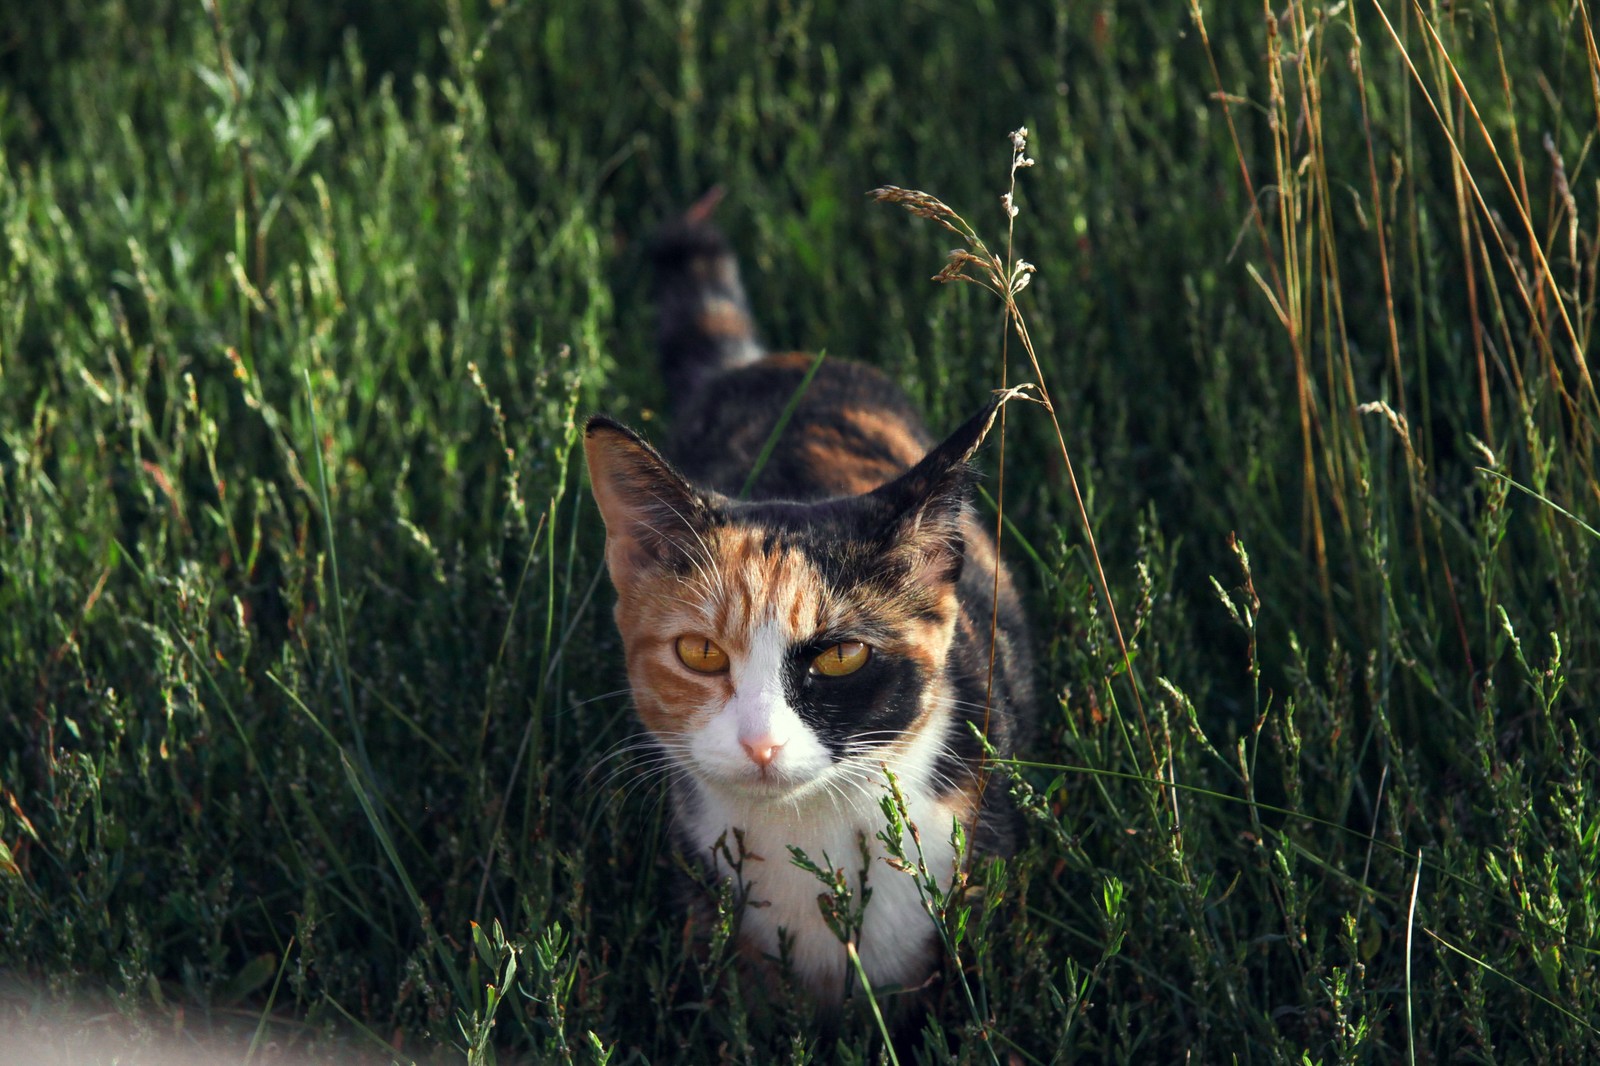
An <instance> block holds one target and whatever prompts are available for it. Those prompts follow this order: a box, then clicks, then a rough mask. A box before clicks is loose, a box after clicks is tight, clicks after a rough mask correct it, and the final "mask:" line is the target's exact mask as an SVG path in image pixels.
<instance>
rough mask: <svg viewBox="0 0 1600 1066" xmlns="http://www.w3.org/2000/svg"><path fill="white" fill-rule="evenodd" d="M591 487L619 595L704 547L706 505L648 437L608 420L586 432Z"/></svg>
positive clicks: (608, 564) (594, 423) (600, 420)
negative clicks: (701, 542)
mask: <svg viewBox="0 0 1600 1066" xmlns="http://www.w3.org/2000/svg"><path fill="white" fill-rule="evenodd" d="M583 451H584V455H585V456H586V457H587V459H588V461H589V483H590V485H591V487H592V488H593V489H594V500H595V503H597V504H598V505H599V506H600V517H601V518H602V519H604V521H605V524H606V569H608V570H609V571H610V572H611V583H612V584H613V585H615V586H617V587H618V588H619V589H620V588H623V587H624V586H625V585H627V584H629V583H631V582H632V581H633V580H634V579H636V578H638V577H639V576H641V575H642V574H643V573H644V572H646V571H648V570H651V569H655V568H657V567H660V566H663V565H668V564H670V563H671V562H672V561H673V560H674V559H676V558H679V557H681V556H683V555H685V554H687V553H689V552H691V551H692V550H693V548H694V546H695V545H696V544H697V543H699V532H698V530H699V528H700V526H701V525H703V524H704V523H705V520H706V514H705V512H706V503H705V501H704V499H702V498H701V496H700V494H699V493H697V492H695V489H694V486H692V485H690V484H689V482H688V481H687V480H686V479H685V478H684V476H683V475H682V474H680V473H678V472H677V471H676V470H674V469H673V468H672V464H670V463H668V462H667V461H666V460H665V459H663V458H662V457H661V454H660V453H659V452H657V451H656V450H655V449H654V448H652V447H650V445H649V444H647V443H645V440H644V438H643V437H641V436H639V435H638V434H637V433H635V432H634V431H633V430H631V429H629V428H628V427H627V426H624V425H623V424H622V423H620V422H613V421H612V420H611V419H609V418H606V417H604V416H602V415H595V416H594V417H593V418H591V419H589V421H588V423H587V424H586V425H585V426H584V429H583Z"/></svg>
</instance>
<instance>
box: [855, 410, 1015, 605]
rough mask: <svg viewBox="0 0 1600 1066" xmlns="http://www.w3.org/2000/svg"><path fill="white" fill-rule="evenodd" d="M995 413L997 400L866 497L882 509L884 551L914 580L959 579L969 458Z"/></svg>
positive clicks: (972, 475)
mask: <svg viewBox="0 0 1600 1066" xmlns="http://www.w3.org/2000/svg"><path fill="white" fill-rule="evenodd" d="M999 410H1000V402H999V401H993V402H991V403H989V404H988V405H987V406H986V407H984V409H983V410H982V411H979V412H978V413H977V414H976V415H974V416H973V417H972V418H970V419H968V420H967V422H966V424H964V425H963V426H962V427H961V428H960V429H958V430H956V431H955V432H954V433H952V434H950V436H948V437H946V438H945V439H944V440H943V441H942V442H941V443H939V444H938V445H936V446H935V447H934V449H933V450H932V451H930V452H929V453H928V454H927V455H925V456H923V457H922V461H921V462H919V463H917V465H916V466H913V467H912V468H911V469H910V470H907V471H906V472H905V473H904V474H902V475H900V476H899V477H897V478H895V479H894V480H893V481H891V482H889V483H888V484H886V485H882V486H880V487H879V488H876V489H874V490H873V491H872V492H871V493H869V494H868V495H869V497H870V498H873V499H875V500H876V501H878V502H879V503H880V505H883V504H886V505H887V506H888V509H889V512H890V514H891V515H892V516H893V517H892V518H891V519H890V521H889V523H888V528H887V529H886V531H885V532H886V533H887V536H888V541H889V544H888V550H889V552H890V553H891V554H892V555H895V556H899V557H900V558H901V559H903V560H904V562H905V564H906V566H907V568H908V570H909V572H910V576H911V578H912V579H913V580H915V581H919V582H922V583H924V584H930V585H936V584H954V583H955V582H956V580H957V579H958V578H960V576H961V563H962V560H963V558H964V557H965V555H966V543H965V539H964V538H963V537H962V533H961V518H962V516H963V515H964V514H966V511H967V508H968V506H969V498H970V497H971V495H972V486H973V483H974V482H976V481H977V480H978V475H977V471H975V470H974V469H973V468H972V465H971V459H972V456H973V453H974V452H976V451H977V450H978V445H980V444H982V443H983V438H984V435H985V434H987V433H988V432H989V427H990V426H991V425H992V424H993V423H994V418H995V413H996V412H998V411H999Z"/></svg>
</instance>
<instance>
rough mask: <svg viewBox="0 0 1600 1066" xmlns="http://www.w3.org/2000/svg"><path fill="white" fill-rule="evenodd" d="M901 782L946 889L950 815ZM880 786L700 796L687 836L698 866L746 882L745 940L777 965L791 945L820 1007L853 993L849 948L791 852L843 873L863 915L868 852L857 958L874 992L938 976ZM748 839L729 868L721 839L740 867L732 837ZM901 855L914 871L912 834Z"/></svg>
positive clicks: (930, 935)
mask: <svg viewBox="0 0 1600 1066" xmlns="http://www.w3.org/2000/svg"><path fill="white" fill-rule="evenodd" d="M907 784H908V783H907V782H905V781H903V780H902V782H901V787H902V790H903V794H904V795H905V800H906V813H907V815H908V816H909V819H910V821H912V822H913V823H915V824H916V825H917V827H918V830H919V835H920V836H921V840H922V845H921V847H922V851H921V855H922V861H923V863H924V864H925V866H926V868H927V871H928V873H929V874H931V875H932V876H933V878H934V879H935V880H936V881H937V883H938V884H939V886H940V887H941V888H948V886H949V885H950V882H951V879H952V876H953V874H954V870H955V862H956V853H955V849H954V847H953V846H952V845H951V843H950V830H951V824H952V819H953V818H954V811H953V809H952V808H951V807H949V806H947V805H946V804H943V803H940V802H939V801H938V800H937V799H935V798H933V797H932V796H930V795H927V794H926V793H925V792H924V791H923V790H921V789H917V788H914V787H913V788H910V789H908V788H907ZM886 790H887V785H886V783H884V782H882V781H881V780H879V781H877V782H875V783H872V784H868V785H861V786H853V787H852V788H851V789H850V791H849V792H848V793H846V794H845V795H843V796H841V795H839V794H838V793H833V792H823V793H821V794H820V795H814V796H812V797H809V798H808V799H807V800H804V801H801V802H799V803H792V802H788V801H776V802H754V803H752V802H741V801H739V800H737V799H732V798H730V797H728V796H727V795H726V794H724V793H720V792H717V791H712V790H710V789H702V790H700V791H701V795H700V796H699V800H700V803H699V806H698V809H697V811H696V816H695V817H694V818H692V819H691V820H690V823H689V825H688V826H687V828H688V829H689V831H690V835H691V837H692V839H693V841H694V845H695V848H696V851H697V855H698V857H699V858H700V859H701V860H702V861H704V862H707V863H709V864H711V868H712V869H713V870H714V872H715V873H717V874H718V875H719V876H722V877H724V878H728V879H733V878H737V879H738V880H739V881H741V882H742V885H740V886H738V887H740V888H742V889H743V892H742V895H743V896H744V899H745V910H744V913H743V914H742V915H741V917H740V923H741V924H740V936H741V938H742V939H743V940H744V941H745V942H746V943H747V944H748V945H749V946H751V947H754V948H756V949H757V950H758V951H760V952H761V953H762V954H764V955H767V956H770V957H771V958H773V959H777V958H779V957H780V954H781V953H782V951H783V950H784V948H785V944H784V942H785V941H786V942H787V944H786V947H787V953H788V958H789V961H790V965H791V966H792V967H793V971H794V974H795V976H796V977H797V978H799V979H800V981H801V982H802V983H803V984H804V985H805V986H806V987H807V988H808V989H810V990H811V991H812V993H813V994H815V995H817V996H819V997H821V998H823V999H837V998H838V997H839V996H840V995H841V994H842V992H843V990H844V989H845V988H846V987H847V973H848V970H849V965H850V964H849V961H848V957H847V955H846V952H845V946H844V944H843V943H842V942H841V941H840V940H839V937H838V935H837V934H836V933H835V932H834V931H833V930H832V929H830V928H829V927H828V924H827V922H826V920H825V919H824V918H823V915H822V910H821V908H820V906H819V904H818V896H819V895H822V894H825V893H827V891H828V889H827V886H825V885H824V884H823V883H822V882H821V881H820V880H818V878H817V877H816V875H815V874H813V873H811V872H810V871H808V870H805V869H802V868H800V867H799V866H796V865H795V864H794V862H793V861H792V860H791V855H790V851H789V848H790V847H791V846H793V847H797V848H800V849H801V850H802V851H804V852H805V853H806V855H807V856H808V857H809V858H810V859H811V860H812V862H814V863H815V864H816V865H818V866H820V867H823V868H827V869H834V870H841V869H842V870H843V871H844V872H845V874H846V876H847V878H848V880H849V882H850V886H851V891H852V894H853V901H852V902H853V905H854V906H856V907H859V906H860V901H861V883H860V873H861V870H862V850H861V841H862V840H863V839H865V841H866V844H867V855H868V857H869V858H868V862H867V864H866V873H867V885H868V887H870V889H871V896H870V898H869V899H868V901H867V905H866V907H865V910H864V912H863V913H862V922H861V932H860V939H859V941H858V943H857V951H858V952H859V954H860V956H861V963H862V967H863V969H864V970H865V971H866V974H867V979H868V980H869V981H870V982H871V983H872V986H873V988H874V989H885V988H890V987H915V986H916V985H918V984H920V983H921V982H922V981H923V980H924V979H925V978H926V977H927V976H928V974H929V972H930V971H931V970H932V968H933V967H932V963H933V959H934V952H935V942H934V941H935V933H936V930H935V928H934V924H933V918H932V916H931V915H930V914H929V913H928V911H927V909H926V908H925V906H924V904H923V900H922V897H921V895H920V894H919V891H918V881H919V879H920V874H916V873H907V872H904V871H901V870H897V869H895V868H893V867H892V866H890V865H889V864H888V863H887V862H885V861H884V859H885V858H886V856H887V851H886V849H885V847H884V844H883V842H882V841H881V840H879V839H878V834H879V833H880V832H883V831H884V824H885V818H884V815H883V811H882V809H881V808H880V806H879V797H881V796H882V795H883V794H884V793H885V792H886ZM734 829H738V830H739V831H740V832H741V833H742V837H743V861H742V863H740V865H739V869H738V870H737V871H734V870H733V869H730V867H729V861H728V860H729V857H730V856H729V855H725V854H723V853H722V852H721V851H720V850H718V849H717V842H718V840H723V841H724V843H725V845H726V848H727V850H728V852H730V853H731V857H732V858H733V859H734V860H735V861H737V860H739V859H740V854H739V845H738V843H736V841H735V835H734V832H733V830H734ZM904 849H905V853H906V855H907V857H908V858H909V859H910V860H911V861H912V862H913V863H915V862H916V860H917V854H918V853H917V848H916V845H915V844H914V843H913V842H912V840H911V836H910V833H909V832H907V833H906V834H905V839H904Z"/></svg>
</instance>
